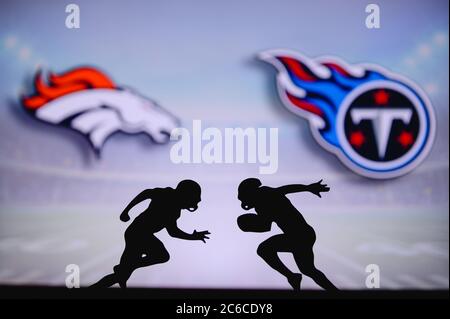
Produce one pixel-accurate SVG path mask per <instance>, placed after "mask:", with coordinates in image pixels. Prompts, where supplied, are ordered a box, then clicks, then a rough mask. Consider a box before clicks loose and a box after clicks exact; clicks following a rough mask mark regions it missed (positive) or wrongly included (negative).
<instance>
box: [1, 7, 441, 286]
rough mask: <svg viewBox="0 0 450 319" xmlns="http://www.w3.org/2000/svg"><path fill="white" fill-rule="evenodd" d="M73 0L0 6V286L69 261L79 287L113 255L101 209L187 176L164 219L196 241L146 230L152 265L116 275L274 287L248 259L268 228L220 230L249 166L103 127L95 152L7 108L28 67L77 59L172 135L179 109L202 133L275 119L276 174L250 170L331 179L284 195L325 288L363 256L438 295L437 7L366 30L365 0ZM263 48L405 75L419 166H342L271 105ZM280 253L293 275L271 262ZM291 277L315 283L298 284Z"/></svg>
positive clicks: (114, 232) (57, 275) (394, 279)
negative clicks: (177, 202)
mask: <svg viewBox="0 0 450 319" xmlns="http://www.w3.org/2000/svg"><path fill="white" fill-rule="evenodd" d="M76 3H77V4H79V6H80V8H81V28H80V29H78V30H69V29H66V28H65V25H64V21H65V17H66V13H65V12H64V9H65V5H66V3H64V2H55V1H33V2H30V1H8V0H6V1H2V2H1V3H0V41H1V42H0V65H1V70H2V71H1V72H0V83H1V85H0V103H1V107H0V284H17V285H21V284H39V285H64V280H65V276H66V273H65V272H64V271H65V267H66V265H68V264H78V265H79V266H80V269H81V284H82V285H89V284H91V283H93V282H95V281H96V280H98V279H100V278H101V277H102V276H103V275H105V274H107V273H109V272H110V271H111V270H112V266H114V265H115V264H116V263H117V262H118V260H119V258H120V254H121V252H122V249H123V245H124V243H123V231H124V230H125V228H126V226H127V224H124V223H121V222H120V221H119V219H118V216H119V214H120V212H121V211H122V209H123V208H124V207H125V206H126V204H127V203H128V202H129V201H130V200H131V199H132V198H133V197H134V196H135V195H136V194H137V193H138V192H140V191H141V190H142V189H144V188H149V187H160V186H162V187H166V186H175V185H176V184H177V182H178V181H180V180H181V179H183V178H192V179H195V180H197V181H198V182H199V183H200V184H201V185H202V188H203V195H202V197H203V201H202V203H201V206H200V208H199V210H198V211H197V212H196V213H194V214H191V213H188V212H186V213H184V214H183V215H182V217H181V219H180V221H179V225H180V228H182V229H184V230H186V231H188V232H191V231H192V230H193V229H197V230H202V229H208V230H210V231H211V233H212V236H211V240H210V241H209V242H208V243H207V244H206V245H204V244H203V243H201V242H187V241H180V240H177V239H172V238H170V237H169V236H168V235H167V234H166V233H165V231H162V232H161V233H159V234H158V237H159V238H160V239H161V240H162V241H163V242H164V243H165V244H166V247H167V249H168V250H169V252H170V254H171V260H170V262H169V263H167V264H163V265H156V266H153V267H151V268H147V269H139V270H137V271H136V272H135V274H134V275H133V276H132V278H131V279H130V282H129V283H130V285H131V286H144V287H173V288H181V287H184V288H272V289H287V288H288V284H287V282H285V281H284V280H283V278H282V277H281V276H280V275H278V274H277V273H275V272H274V271H273V270H272V269H270V268H269V267H268V266H267V265H265V264H264V263H263V262H262V261H261V260H260V258H259V257H258V256H257V255H256V253H255V251H256V247H257V245H258V243H259V242H261V241H262V240H264V239H265V238H267V237H269V234H249V233H242V232H240V231H239V229H238V228H237V226H236V223H235V220H236V217H237V216H238V215H239V214H241V213H242V211H241V209H240V206H239V202H238V201H237V199H236V189H237V185H238V184H239V182H240V181H241V180H242V179H243V178H246V177H249V176H256V175H257V173H258V165H253V164H236V165H230V164H227V165H206V164H185V165H176V164H172V163H171V162H170V159H169V149H170V145H166V146H157V145H153V144H152V143H151V142H150V141H149V140H148V138H146V137H145V136H125V135H120V134H117V135H115V136H114V137H113V138H111V139H110V140H108V142H107V143H106V145H105V148H104V150H103V153H102V156H101V158H100V159H97V158H96V157H95V156H94V153H93V152H92V150H91V149H90V148H89V145H88V143H87V141H86V140H85V139H84V138H83V137H82V136H80V135H79V134H77V133H75V132H72V131H69V130H67V129H65V128H58V127H50V126H48V125H45V124H42V123H38V122H37V121H36V120H34V119H33V118H31V117H29V116H28V115H27V114H25V112H24V111H23V110H22V109H21V107H20V105H19V103H18V102H19V97H20V95H21V94H23V93H27V92H29V82H30V79H31V77H32V76H33V74H34V73H35V71H36V70H37V68H44V69H46V70H53V71H56V72H59V71H63V70H65V69H68V68H71V67H73V66H77V65H85V64H89V65H95V66H97V67H99V68H101V69H102V70H105V71H106V72H107V73H108V74H109V75H110V76H111V77H112V78H113V79H114V80H115V81H116V83H118V84H119V85H120V84H122V85H127V86H131V87H133V88H136V89H137V90H138V91H139V92H141V93H142V94H144V95H146V96H148V97H150V98H152V99H155V100H156V101H158V102H159V103H160V104H161V105H162V106H164V107H165V108H167V109H168V110H170V111H171V112H173V113H174V114H176V115H177V116H178V117H179V118H180V119H181V120H182V123H183V125H184V126H187V127H188V126H189V125H191V124H190V123H192V120H193V119H201V120H202V122H203V126H205V127H206V126H214V127H219V128H223V127H244V128H245V127H278V128H279V134H280V137H279V170H278V172H277V173H276V174H274V175H265V176H260V177H261V179H262V181H263V183H265V184H267V185H271V186H278V185H283V184H287V183H295V182H298V183H310V182H314V181H317V180H319V179H321V178H323V179H324V180H325V182H327V183H328V184H329V185H330V186H331V188H332V189H331V192H330V193H328V194H326V196H324V197H323V198H322V199H318V198H316V197H314V196H313V195H310V194H298V195H293V196H291V197H290V198H291V199H292V201H293V203H294V204H295V205H296V206H297V207H298V208H299V209H300V211H301V212H302V213H303V215H304V216H305V218H306V219H307V220H308V221H309V222H310V224H311V225H313V226H314V228H315V229H316V232H317V234H318V240H317V243H316V246H315V250H316V256H317V257H316V263H317V265H318V266H319V268H320V269H322V270H323V271H324V272H325V273H326V274H327V275H328V276H329V277H330V279H331V280H332V281H334V282H335V283H336V285H337V286H338V287H340V288H343V289H364V288H365V278H366V276H367V273H366V272H365V267H366V265H368V264H378V265H379V266H380V269H381V287H382V288H386V289H448V286H449V270H448V266H449V229H448V228H449V223H448V222H449V221H448V209H449V197H448V191H449V161H448V159H449V142H448V137H449V123H448V120H449V112H448V110H449V95H448V85H449V73H448V67H449V65H448V53H449V50H448V2H447V1H439V0H435V1H426V2H425V1H406V0H403V1H395V2H392V1H378V4H379V5H380V7H381V29H379V30H368V29H366V27H365V25H364V20H365V15H366V13H365V12H364V8H365V5H366V2H365V1H346V2H334V1H287V0H283V1H276V2H275V1H246V2H245V3H244V2H239V1H226V2H211V1H195V3H194V2H187V1H164V2H162V1H127V2H125V1H76ZM412 21H413V22H414V23H412ZM277 47H283V48H290V49H294V50H298V51H300V52H303V53H305V54H308V55H310V56H318V55H337V56H340V57H342V58H344V59H345V60H346V61H348V62H350V63H357V62H373V63H378V64H380V65H382V66H384V67H386V68H388V69H390V70H392V71H394V72H397V73H400V74H402V75H405V76H407V77H409V78H410V79H412V80H413V81H415V82H417V83H418V84H419V85H420V86H421V87H422V88H423V89H424V90H425V91H426V92H427V94H428V96H429V97H430V99H431V101H432V103H433V106H434V108H435V111H436V114H437V120H438V129H437V136H436V140H435V144H434V147H433V149H432V151H431V153H430V155H429V156H428V158H427V159H426V160H425V161H424V162H423V163H422V164H421V165H420V166H419V167H418V168H417V169H415V170H414V171H413V172H412V173H410V174H408V175H406V176H403V177H401V178H397V179H394V180H385V181H374V180H368V179H366V178H363V177H359V176H357V175H355V174H354V173H352V172H351V171H349V170H348V169H347V168H345V167H344V166H343V165H342V164H340V162H339V161H338V160H337V159H336V158H335V157H334V156H333V155H331V154H329V153H327V152H326V151H325V150H323V149H322V148H320V146H319V145H317V144H316V142H315V141H314V140H313V138H312V136H311V134H310V132H309V128H308V123H307V122H306V121H304V120H302V119H300V118H298V117H296V116H295V115H293V114H291V113H289V112H288V111H287V110H285V108H284V107H282V105H281V104H280V102H279V100H278V97H277V95H276V92H275V80H274V75H275V71H274V70H273V69H272V68H270V67H269V66H267V65H264V63H260V62H258V61H256V59H255V54H256V53H257V52H260V51H262V50H265V49H270V48H277ZM144 207H145V205H141V206H140V207H137V208H136V210H135V211H133V213H132V214H133V216H136V215H137V214H138V213H139V212H140V210H139V209H141V210H142V209H143V208H144ZM277 231H278V230H277V229H273V231H272V233H276V232H277ZM283 259H284V260H286V262H287V263H288V264H289V266H290V267H294V263H293V260H292V259H291V257H290V256H289V255H283ZM304 287H306V288H311V289H316V288H317V286H316V285H314V283H312V282H311V281H310V280H309V279H305V280H304Z"/></svg>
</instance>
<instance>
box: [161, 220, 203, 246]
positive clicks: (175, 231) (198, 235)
mask: <svg viewBox="0 0 450 319" xmlns="http://www.w3.org/2000/svg"><path fill="white" fill-rule="evenodd" d="M166 229H167V232H168V233H169V235H170V236H172V237H174V238H179V239H185V240H201V241H202V242H204V243H206V239H209V237H208V236H207V235H209V234H210V232H209V231H207V230H205V231H200V232H197V231H196V230H195V229H194V232H193V233H192V234H188V233H185V232H184V231H182V230H181V229H180V228H178V225H177V223H176V222H175V223H173V224H171V225H169V226H168V227H166Z"/></svg>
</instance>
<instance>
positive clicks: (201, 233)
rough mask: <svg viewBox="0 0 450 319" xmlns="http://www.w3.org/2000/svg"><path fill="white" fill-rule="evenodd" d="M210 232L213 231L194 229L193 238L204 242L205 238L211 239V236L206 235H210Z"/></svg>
mask: <svg viewBox="0 0 450 319" xmlns="http://www.w3.org/2000/svg"><path fill="white" fill-rule="evenodd" d="M209 234H211V233H210V232H209V231H207V230H204V231H199V232H198V231H196V230H195V229H194V232H193V233H192V238H193V239H194V240H201V241H202V242H204V243H206V240H205V239H209V237H208V236H206V235H209Z"/></svg>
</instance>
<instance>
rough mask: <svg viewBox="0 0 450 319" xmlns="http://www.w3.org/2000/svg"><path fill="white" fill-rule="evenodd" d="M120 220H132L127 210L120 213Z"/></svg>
mask: <svg viewBox="0 0 450 319" xmlns="http://www.w3.org/2000/svg"><path fill="white" fill-rule="evenodd" d="M120 220H121V221H123V222H127V221H129V220H130V216H129V215H128V212H127V211H123V212H122V214H120Z"/></svg>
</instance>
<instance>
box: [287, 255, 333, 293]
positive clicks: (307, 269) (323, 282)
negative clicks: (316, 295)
mask: <svg viewBox="0 0 450 319" xmlns="http://www.w3.org/2000/svg"><path fill="white" fill-rule="evenodd" d="M293 254H294V259H295V262H296V264H297V266H298V268H299V269H300V271H301V273H302V274H303V275H305V276H308V277H310V278H311V279H312V280H314V282H315V283H316V284H318V285H319V286H320V287H322V288H323V289H325V290H330V291H333V290H338V289H337V288H336V286H335V285H333V283H332V282H331V281H330V280H329V279H328V278H327V277H326V276H325V274H324V273H323V272H321V271H320V270H319V269H317V268H316V266H315V265H314V253H313V250H312V247H298V248H297V249H296V250H295V251H294V252H293Z"/></svg>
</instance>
